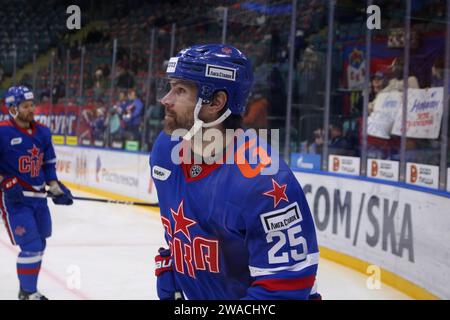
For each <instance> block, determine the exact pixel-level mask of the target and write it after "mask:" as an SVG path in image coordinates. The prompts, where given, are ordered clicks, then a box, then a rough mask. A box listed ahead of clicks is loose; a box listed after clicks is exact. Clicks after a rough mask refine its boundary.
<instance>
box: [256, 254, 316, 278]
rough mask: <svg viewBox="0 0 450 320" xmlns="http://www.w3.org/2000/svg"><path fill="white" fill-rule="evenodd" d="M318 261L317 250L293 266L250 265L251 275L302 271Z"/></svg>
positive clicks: (258, 275)
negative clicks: (258, 266)
mask: <svg viewBox="0 0 450 320" xmlns="http://www.w3.org/2000/svg"><path fill="white" fill-rule="evenodd" d="M318 263H319V253H318V252H316V253H310V254H308V255H307V256H306V259H305V260H303V261H301V262H299V263H297V264H294V265H291V266H286V267H278V268H257V267H252V266H248V268H249V270H250V275H251V276H252V277H260V276H267V275H271V274H275V273H277V272H280V271H300V270H303V269H305V268H307V267H311V266H313V265H316V264H318Z"/></svg>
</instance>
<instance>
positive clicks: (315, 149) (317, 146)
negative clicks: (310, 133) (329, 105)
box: [307, 128, 324, 154]
mask: <svg viewBox="0 0 450 320" xmlns="http://www.w3.org/2000/svg"><path fill="white" fill-rule="evenodd" d="M323 143H324V138H323V130H322V128H318V129H316V130H314V141H313V143H311V144H310V145H309V146H308V149H307V153H312V154H322V148H323Z"/></svg>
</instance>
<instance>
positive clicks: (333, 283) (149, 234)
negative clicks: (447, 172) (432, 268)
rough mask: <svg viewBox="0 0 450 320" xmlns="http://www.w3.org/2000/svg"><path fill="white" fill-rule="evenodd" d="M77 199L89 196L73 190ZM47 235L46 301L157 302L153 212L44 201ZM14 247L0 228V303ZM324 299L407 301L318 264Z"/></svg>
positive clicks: (157, 235) (12, 284)
mask: <svg viewBox="0 0 450 320" xmlns="http://www.w3.org/2000/svg"><path fill="white" fill-rule="evenodd" d="M74 194H76V195H79V196H91V197H96V196H95V195H92V194H88V193H84V192H80V191H74ZM49 206H50V210H51V212H52V219H53V235H52V237H51V238H50V239H48V242H47V250H46V252H45V255H44V260H43V265H42V269H41V274H40V278H39V285H38V287H39V290H40V291H41V292H42V293H43V294H45V295H46V296H47V297H48V298H50V299H100V300H103V299H157V295H156V286H155V283H156V281H155V280H156V279H155V276H154V263H153V259H154V255H155V253H156V252H157V249H158V248H159V247H160V246H162V245H164V242H163V229H162V226H161V223H160V220H159V216H158V210H157V209H154V210H153V211H151V210H149V209H144V208H142V207H135V206H126V205H117V204H105V203H99V202H90V201H76V202H75V203H74V205H72V206H55V205H53V203H52V202H51V201H49ZM17 252H18V248H17V247H14V246H12V245H11V244H10V241H9V238H8V235H7V233H6V229H5V227H4V226H3V224H0V300H9V299H16V298H17V293H18V287H19V284H18V280H17V275H16V258H17ZM317 278H318V285H319V288H318V289H319V292H320V293H321V294H322V296H323V298H324V299H356V300H359V299H410V298H409V297H408V296H406V295H405V294H403V293H401V292H399V291H397V290H395V289H393V288H391V287H389V286H387V285H384V284H382V286H381V289H372V290H371V289H368V288H367V285H366V281H367V275H364V274H362V273H359V272H356V271H354V270H352V269H349V268H346V267H344V266H341V265H339V264H336V263H334V262H331V261H328V260H325V259H321V260H320V263H319V273H318V277H317Z"/></svg>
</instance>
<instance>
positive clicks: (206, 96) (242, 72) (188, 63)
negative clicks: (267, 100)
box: [166, 44, 253, 114]
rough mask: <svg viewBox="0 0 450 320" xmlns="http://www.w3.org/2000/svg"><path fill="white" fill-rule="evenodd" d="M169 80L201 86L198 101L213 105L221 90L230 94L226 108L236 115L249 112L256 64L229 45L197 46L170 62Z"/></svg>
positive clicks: (187, 49)
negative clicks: (177, 79)
mask: <svg viewBox="0 0 450 320" xmlns="http://www.w3.org/2000/svg"><path fill="white" fill-rule="evenodd" d="M166 72H167V75H168V77H169V78H179V79H186V80H190V81H193V82H195V83H197V85H198V97H197V98H198V99H201V100H202V103H210V102H211V100H212V98H213V95H214V93H215V92H217V91H225V92H226V93H227V98H228V99H227V104H226V107H227V108H228V109H229V110H230V112H231V113H232V114H241V113H243V112H244V110H245V104H246V100H247V97H248V95H249V93H250V90H251V86H252V82H253V71H252V65H251V62H250V60H249V59H247V57H246V56H245V55H244V54H243V53H242V52H241V51H239V50H238V49H236V48H235V47H233V46H230V45H225V44H205V45H195V46H192V47H189V48H186V49H183V50H181V51H180V52H179V53H178V54H177V55H176V56H175V57H172V58H171V59H170V60H169V64H168V66H167V70H166Z"/></svg>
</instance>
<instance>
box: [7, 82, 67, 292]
mask: <svg viewBox="0 0 450 320" xmlns="http://www.w3.org/2000/svg"><path fill="white" fill-rule="evenodd" d="M5 102H6V106H7V107H8V108H9V113H10V116H11V118H10V119H9V120H6V121H3V122H1V123H0V209H1V215H2V218H3V220H4V222H5V226H6V230H7V232H8V235H9V237H10V239H11V242H12V244H13V245H18V246H20V253H19V257H18V259H17V274H18V277H19V283H20V291H19V299H21V300H47V298H46V297H45V296H43V295H42V294H41V293H39V291H38V290H37V281H38V276H39V270H40V267H41V261H42V256H43V254H44V250H45V246H46V238H48V237H50V235H51V232H52V224H51V217H50V212H49V208H48V206H47V199H46V196H47V193H46V191H45V186H46V184H47V185H49V190H48V192H49V193H50V194H51V196H52V198H53V202H54V203H55V204H61V205H70V204H72V203H73V200H72V194H71V192H70V191H69V190H68V189H67V188H66V187H65V186H64V185H63V184H62V183H61V182H59V181H58V178H57V176H56V169H55V166H56V155H55V151H54V149H53V145H52V140H51V133H50V130H49V129H48V128H47V127H45V126H44V125H42V124H40V123H38V122H36V121H34V110H35V106H34V104H33V92H31V91H30V90H29V89H28V88H27V87H24V86H19V87H11V88H10V89H9V90H8V91H7V94H6V98H5ZM3 267H4V266H3Z"/></svg>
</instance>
